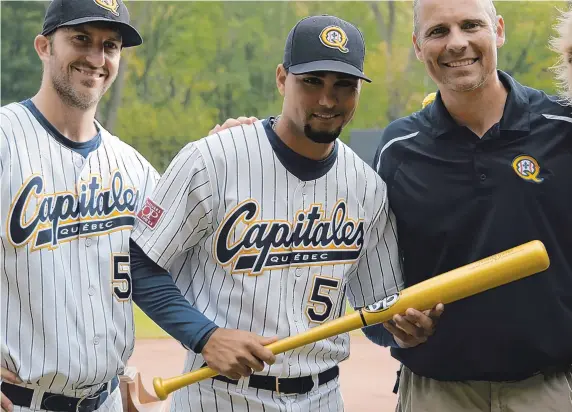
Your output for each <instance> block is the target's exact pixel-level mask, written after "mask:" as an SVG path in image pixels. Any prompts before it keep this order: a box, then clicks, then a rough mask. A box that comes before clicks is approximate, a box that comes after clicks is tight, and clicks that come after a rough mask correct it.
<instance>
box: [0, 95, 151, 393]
mask: <svg viewBox="0 0 572 412" xmlns="http://www.w3.org/2000/svg"><path fill="white" fill-rule="evenodd" d="M36 116H37V117H36ZM0 117H1V129H2V136H1V164H0V169H1V182H2V189H1V193H2V199H1V204H2V228H1V240H2V259H1V270H2V292H1V293H2V303H1V304H2V320H1V322H2V366H3V367H5V368H7V369H9V370H11V371H13V372H16V373H17V374H18V375H19V376H20V378H21V379H22V380H23V381H24V382H25V383H27V384H28V386H29V387H40V388H41V389H43V390H46V391H49V392H55V393H63V394H66V395H68V396H82V395H84V394H86V393H91V392H93V391H95V390H97V388H98V385H99V384H101V383H103V382H107V381H109V380H110V379H111V378H112V377H113V376H115V375H117V374H118V373H121V372H122V371H123V369H124V366H125V362H126V361H127V359H128V358H129V356H130V355H131V352H132V349H133V344H134V340H133V329H134V325H133V315H132V303H131V278H130V273H129V254H128V253H129V236H130V233H131V229H132V226H133V222H134V219H135V218H134V215H135V213H136V211H137V210H138V208H139V207H140V204H141V202H142V200H143V199H145V197H146V194H147V192H150V191H151V190H152V189H153V187H154V185H155V183H156V180H157V179H158V175H157V172H156V171H155V170H154V169H153V168H152V167H151V165H150V164H149V163H148V162H147V161H146V160H145V159H144V158H143V157H142V156H141V155H140V154H139V153H137V152H136V151H135V150H134V149H133V148H131V147H130V146H128V145H127V144H125V143H123V142H121V141H120V140H119V139H118V138H117V137H115V136H112V135H111V134H109V133H108V132H107V131H105V130H104V129H103V128H101V127H100V126H99V127H100V135H101V143H100V145H99V147H98V148H97V149H96V150H94V151H92V152H91V153H89V155H88V156H87V158H84V157H83V156H81V155H80V154H78V153H77V152H76V151H74V150H72V149H70V147H69V145H70V144H71V143H67V144H66V143H65V138H63V136H61V135H59V133H58V132H57V131H56V130H55V129H54V128H53V127H52V126H51V125H49V123H47V120H45V119H44V118H43V117H42V116H41V115H40V114H38V113H36V112H32V111H30V109H28V108H27V107H25V106H24V105H22V104H18V103H13V104H9V105H7V106H4V107H2V108H1V110H0Z"/></svg>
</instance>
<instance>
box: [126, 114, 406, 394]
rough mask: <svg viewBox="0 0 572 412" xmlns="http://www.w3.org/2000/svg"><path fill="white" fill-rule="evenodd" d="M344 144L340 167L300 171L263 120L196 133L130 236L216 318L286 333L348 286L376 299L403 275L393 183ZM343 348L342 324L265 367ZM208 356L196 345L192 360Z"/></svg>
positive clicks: (314, 367)
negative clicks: (290, 165) (284, 157)
mask: <svg viewBox="0 0 572 412" xmlns="http://www.w3.org/2000/svg"><path fill="white" fill-rule="evenodd" d="M337 145H338V153H337V159H336V161H335V163H334V165H333V167H331V169H330V170H329V171H328V172H327V173H325V175H324V176H322V177H320V178H319V179H316V180H311V181H302V180H300V179H298V178H297V177H296V176H295V175H294V174H292V173H291V172H289V171H288V170H287V169H286V168H285V167H284V166H283V165H282V163H281V162H280V161H279V160H278V158H277V156H276V154H275V153H274V151H273V148H272V146H271V144H270V142H269V140H268V137H267V134H266V130H265V128H264V126H263V124H262V122H257V123H256V124H255V125H251V126H241V127H237V128H231V129H229V130H226V131H223V132H221V133H219V134H217V135H213V136H209V137H207V138H204V139H201V140H199V141H197V142H193V143H190V144H189V145H187V146H186V147H185V148H184V149H183V150H182V151H181V152H180V153H179V154H178V155H177V156H176V157H175V159H174V160H173V162H172V163H171V165H170V166H169V168H168V170H167V171H166V172H165V174H164V176H163V178H162V179H161V180H160V182H159V184H158V186H157V188H156V190H155V191H154V193H153V196H152V197H151V198H150V199H147V201H146V203H145V206H144V207H143V209H142V211H141V213H140V214H139V219H138V220H137V223H136V225H135V229H134V232H133V235H132V237H133V239H134V240H135V241H136V242H137V243H138V244H139V246H140V247H141V248H142V249H143V251H145V253H147V254H148V255H149V256H150V257H151V258H152V259H153V260H155V261H156V262H157V263H158V264H159V265H161V266H162V267H164V268H166V269H169V270H170V271H171V273H172V275H173V276H174V278H175V280H176V284H177V286H178V287H179V288H180V289H181V291H182V292H183V294H184V295H185V297H186V298H187V299H188V300H189V301H190V302H191V303H192V304H193V305H195V307H197V308H198V309H199V310H201V311H202V312H203V313H204V314H205V315H206V316H207V317H208V318H210V319H212V320H213V321H214V322H215V323H216V324H217V325H219V326H221V327H226V328H236V329H243V330H248V331H252V332H254V333H257V334H259V335H263V336H274V335H277V336H279V337H281V338H282V337H286V336H289V335H294V334H297V333H300V332H302V331H304V330H307V329H309V328H312V327H313V326H316V325H319V324H321V323H323V322H325V321H328V320H331V319H334V318H337V317H338V316H340V315H341V314H343V313H344V310H345V299H344V297H345V293H344V292H347V296H348V297H349V299H350V301H351V303H352V304H353V305H355V306H359V307H361V306H364V305H368V304H372V303H374V302H376V301H378V300H381V299H383V298H384V297H386V296H388V295H390V294H393V293H395V292H397V291H398V290H399V289H400V288H401V287H402V285H403V281H402V276H401V271H400V266H399V260H398V251H397V240H396V230H395V228H394V227H393V214H392V213H391V212H390V210H389V207H388V204H387V201H386V200H387V198H386V187H385V184H384V182H383V181H382V180H381V178H380V177H379V176H378V175H377V174H376V173H375V172H374V171H373V170H372V169H371V168H370V167H369V166H368V165H366V164H365V163H364V162H363V161H362V160H361V159H360V158H359V157H358V156H357V155H356V154H355V153H354V152H353V151H352V150H351V149H349V148H348V147H347V146H346V145H344V144H343V143H342V142H341V141H337ZM348 351H349V336H348V335H347V334H344V335H340V336H337V337H334V338H331V339H326V340H323V341H320V342H316V343H315V344H312V345H307V346H304V347H302V348H299V349H296V350H294V351H291V352H288V353H286V354H284V355H279V356H277V360H276V363H275V364H274V365H272V366H270V367H266V369H265V370H264V372H262V373H263V374H267V375H273V376H281V377H298V376H306V375H313V374H317V373H318V372H321V371H324V370H326V369H329V368H331V367H333V366H335V365H336V364H337V363H338V362H340V361H342V360H344V359H345V358H346V357H347V356H348ZM202 364H203V359H202V357H201V356H200V355H197V354H194V353H192V352H189V359H188V361H187V368H188V369H196V368H198V367H200V366H201V365H202ZM190 390H192V389H190ZM180 396H184V395H180Z"/></svg>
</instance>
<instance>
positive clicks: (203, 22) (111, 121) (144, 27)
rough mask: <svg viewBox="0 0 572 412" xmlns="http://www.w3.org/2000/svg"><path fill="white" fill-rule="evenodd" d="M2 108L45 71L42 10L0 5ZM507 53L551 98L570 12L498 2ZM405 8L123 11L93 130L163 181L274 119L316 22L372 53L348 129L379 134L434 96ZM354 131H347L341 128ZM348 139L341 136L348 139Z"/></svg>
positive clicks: (156, 5) (290, 5)
mask: <svg viewBox="0 0 572 412" xmlns="http://www.w3.org/2000/svg"><path fill="white" fill-rule="evenodd" d="M0 4H1V12H2V13H1V14H2V28H1V40H2V68H1V78H2V104H6V103H9V102H12V101H18V100H22V99H24V98H26V97H29V96H32V95H33V94H34V93H35V92H36V90H37V89H38V87H39V84H40V79H41V63H40V61H39V59H38V57H37V55H36V53H35V51H34V48H33V39H34V37H35V35H36V34H37V33H39V32H40V31H41V26H42V19H43V15H44V13H45V8H46V4H47V3H43V2H28V1H22V2H14V1H10V2H1V3H0ZM496 5H497V9H498V12H499V14H501V15H502V16H503V17H504V19H505V23H506V32H507V43H506V45H505V46H504V47H502V48H501V49H500V50H499V68H500V69H502V70H505V71H507V72H508V73H510V74H512V75H514V76H515V77H516V78H517V80H519V81H520V82H522V83H524V84H526V85H528V86H531V87H536V88H540V89H543V90H546V91H547V92H548V93H554V92H555V86H554V82H553V75H552V73H551V72H550V71H549V67H551V66H552V65H553V64H554V63H555V62H556V56H554V53H552V52H551V51H550V50H549V49H548V47H547V43H548V38H549V37H550V36H551V35H552V34H554V33H553V24H554V22H555V18H556V16H557V13H558V8H560V9H566V8H567V2H565V1H542V2H538V1H536V2H532V1H531V2H523V1H519V2H508V1H503V2H497V3H496ZM411 6H412V3H411V2H402V1H398V2H388V1H378V2H365V1H360V2H286V1H284V2H254V1H253V2H230V1H229V2H171V1H137V2H135V1H129V2H128V7H129V8H130V11H131V16H132V20H133V23H134V25H135V26H136V27H137V28H138V29H139V30H140V32H141V33H142V35H143V38H144V44H143V46H141V47H136V48H133V49H126V50H124V51H123V56H122V64H121V68H120V73H119V75H118V78H117V80H116V82H115V84H114V86H113V87H112V89H111V90H110V92H108V93H107V95H106V96H105V97H104V99H103V101H102V103H101V104H100V107H99V109H98V119H99V120H100V121H102V123H103V124H104V125H105V126H106V127H107V128H109V129H110V130H112V131H113V132H114V133H115V134H117V135H118V136H120V137H121V138H122V139H123V140H125V141H126V142H128V143H130V144H132V145H133V146H134V147H136V148H137V149H138V150H139V151H140V152H141V153H142V154H143V155H144V156H146V157H147V158H148V159H149V160H150V161H151V162H152V163H153V164H154V165H155V166H156V167H157V168H158V170H160V171H163V170H164V169H165V167H166V166H167V165H168V163H169V161H170V159H171V158H172V157H173V156H174V154H175V153H176V152H177V151H178V150H179V149H180V148H181V147H182V146H184V145H185V144H186V143H187V142H189V141H191V140H195V139H198V138H200V137H202V136H204V135H205V134H207V133H208V131H209V130H210V128H212V126H214V125H215V124H217V123H221V122H222V121H224V120H225V119H226V118H228V117H237V116H241V115H248V116H257V117H259V118H262V117H266V116H269V115H273V114H278V113H279V112H280V108H281V104H282V98H281V96H280V95H279V93H278V91H277V90H276V82H275V71H276V66H277V65H278V64H279V63H281V62H282V55H283V50H284V43H285V40H286V36H287V34H288V31H289V30H290V28H291V27H293V25H294V24H295V23H296V22H297V21H298V20H299V19H300V18H302V17H305V16H308V15H311V14H333V15H337V16H339V17H342V18H344V19H346V20H348V21H351V22H353V23H354V24H356V25H357V26H358V27H359V28H360V29H361V30H362V31H363V33H364V37H365V40H366V48H367V57H366V67H365V72H366V73H367V74H368V76H369V77H371V78H372V79H373V83H371V84H364V86H363V89H362V96H361V101H360V107H359V109H358V110H357V112H356V116H355V118H354V120H353V122H352V123H351V128H360V129H365V128H368V129H371V128H382V127H385V126H386V125H387V123H388V122H390V121H391V120H394V119H396V118H398V117H401V116H404V115H407V114H409V113H411V112H413V111H416V110H418V109H419V108H420V107H421V101H422V100H423V97H424V96H425V95H426V94H427V93H429V92H431V91H434V90H436V87H435V85H434V84H433V82H432V81H431V80H430V78H429V77H428V76H427V75H426V73H425V69H424V67H423V65H422V64H421V63H420V62H419V61H417V59H416V57H415V53H414V52H413V47H412V45H411V32H412V19H413V17H412V7H411ZM348 129H349V128H348ZM348 136H349V130H346V131H344V135H343V136H342V138H343V139H346V138H347V137H348Z"/></svg>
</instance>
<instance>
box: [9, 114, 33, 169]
mask: <svg viewBox="0 0 572 412" xmlns="http://www.w3.org/2000/svg"><path fill="white" fill-rule="evenodd" d="M7 110H8V111H10V112H12V113H13V114H14V116H15V117H16V120H18V124H19V125H20V128H21V129H22V135H25V134H26V131H25V130H24V126H22V122H21V121H20V117H19V116H18V115H17V114H16V113H15V112H13V111H12V110H10V109H7ZM10 124H12V123H10ZM22 140H24V144H25V146H26V153H29V152H30V150H29V149H28V142H27V141H26V139H22ZM16 147H17V146H16ZM18 157H19V156H18ZM28 162H29V164H30V170H31V169H32V160H31V159H30V156H28ZM23 164H24V163H23V162H22V161H21V159H20V165H23ZM20 172H22V167H20Z"/></svg>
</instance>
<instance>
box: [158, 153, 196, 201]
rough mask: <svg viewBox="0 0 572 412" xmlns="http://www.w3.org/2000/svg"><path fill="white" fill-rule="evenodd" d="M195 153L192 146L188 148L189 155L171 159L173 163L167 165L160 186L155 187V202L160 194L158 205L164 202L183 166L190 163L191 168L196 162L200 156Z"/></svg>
mask: <svg viewBox="0 0 572 412" xmlns="http://www.w3.org/2000/svg"><path fill="white" fill-rule="evenodd" d="M183 150H185V149H183ZM197 151H198V149H197V148H196V146H192V147H189V152H190V153H188V154H186V153H185V154H184V155H177V156H176V157H175V159H173V162H172V163H171V165H169V168H168V170H167V173H166V174H165V175H164V176H163V178H162V179H161V184H160V186H159V187H157V190H156V193H157V200H158V198H159V195H160V194H161V193H162V196H161V201H160V203H161V202H163V201H164V200H165V196H166V195H167V193H168V192H169V189H170V188H171V185H172V184H173V183H174V182H175V180H176V177H177V176H179V173H180V172H181V170H183V168H184V167H185V166H188V165H189V163H191V167H192V164H193V163H194V162H196V161H197V160H198V159H197V157H199V156H200V152H197Z"/></svg>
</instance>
